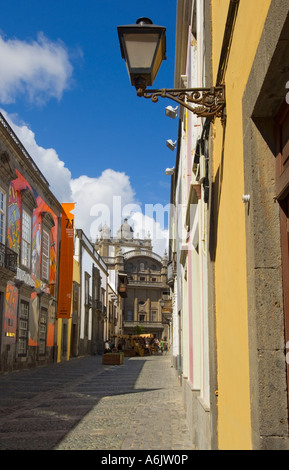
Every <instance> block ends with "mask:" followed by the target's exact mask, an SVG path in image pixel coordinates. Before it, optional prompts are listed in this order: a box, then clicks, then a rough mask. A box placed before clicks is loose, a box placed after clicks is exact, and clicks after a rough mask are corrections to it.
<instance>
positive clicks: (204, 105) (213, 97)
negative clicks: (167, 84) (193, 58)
mask: <svg viewBox="0 0 289 470" xmlns="http://www.w3.org/2000/svg"><path fill="white" fill-rule="evenodd" d="M137 95H138V96H142V97H144V98H148V99H151V100H152V102H153V103H157V101H158V99H159V97H161V98H169V99H171V100H173V101H175V102H176V103H178V104H179V105H181V106H184V107H185V108H186V109H188V110H189V111H191V112H193V113H194V114H196V115H197V116H198V117H204V118H210V117H212V118H213V119H215V118H216V117H219V118H221V120H222V121H223V119H224V108H225V105H226V100H225V86H224V85H221V86H217V87H213V88H180V89H176V88H162V89H159V90H147V89H142V88H138V89H137ZM188 103H193V104H195V105H196V106H195V107H192V106H190V105H189V104H188Z"/></svg>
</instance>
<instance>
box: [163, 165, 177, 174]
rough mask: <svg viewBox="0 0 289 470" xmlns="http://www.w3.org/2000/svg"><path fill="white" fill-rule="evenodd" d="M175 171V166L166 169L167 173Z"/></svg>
mask: <svg viewBox="0 0 289 470" xmlns="http://www.w3.org/2000/svg"><path fill="white" fill-rule="evenodd" d="M174 173H175V167H173V168H167V169H166V171H165V174H166V175H173V174H174Z"/></svg>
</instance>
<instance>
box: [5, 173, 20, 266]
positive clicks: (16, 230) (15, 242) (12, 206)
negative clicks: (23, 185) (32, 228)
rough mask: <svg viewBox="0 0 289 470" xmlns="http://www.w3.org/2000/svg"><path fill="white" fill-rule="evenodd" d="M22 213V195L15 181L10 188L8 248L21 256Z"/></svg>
mask: <svg viewBox="0 0 289 470" xmlns="http://www.w3.org/2000/svg"><path fill="white" fill-rule="evenodd" d="M20 213H21V200H20V194H19V192H17V190H16V188H15V186H14V183H13V181H12V182H11V184H10V187H9V195H8V231H7V236H8V246H9V247H10V248H11V249H12V250H13V251H15V252H16V253H17V254H18V257H19V254H20Z"/></svg>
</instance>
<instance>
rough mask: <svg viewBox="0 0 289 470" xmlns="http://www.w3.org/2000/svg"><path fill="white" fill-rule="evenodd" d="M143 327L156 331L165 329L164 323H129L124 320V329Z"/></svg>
mask: <svg viewBox="0 0 289 470" xmlns="http://www.w3.org/2000/svg"><path fill="white" fill-rule="evenodd" d="M138 325H142V326H143V327H144V329H147V328H150V329H152V328H155V329H163V328H164V323H162V322H160V321H129V320H123V327H124V328H134V327H135V326H138Z"/></svg>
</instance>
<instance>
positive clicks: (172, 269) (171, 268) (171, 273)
mask: <svg viewBox="0 0 289 470" xmlns="http://www.w3.org/2000/svg"><path fill="white" fill-rule="evenodd" d="M176 274H177V267H176V262H175V261H174V260H173V261H171V262H169V263H168V278H167V279H168V280H167V283H168V285H169V286H170V287H171V286H173V285H174V281H175V277H176Z"/></svg>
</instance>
